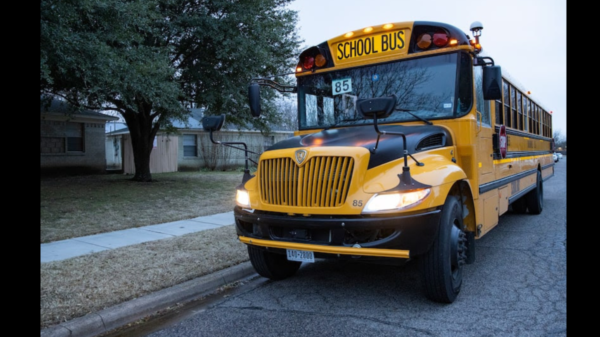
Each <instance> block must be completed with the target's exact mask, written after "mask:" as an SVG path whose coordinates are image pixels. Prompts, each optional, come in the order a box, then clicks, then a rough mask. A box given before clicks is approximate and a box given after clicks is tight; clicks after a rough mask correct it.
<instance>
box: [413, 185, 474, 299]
mask: <svg viewBox="0 0 600 337" xmlns="http://www.w3.org/2000/svg"><path fill="white" fill-rule="evenodd" d="M466 247H467V236H466V233H465V232H464V225H463V218H462V205H461V203H460V202H459V201H458V199H457V198H456V197H454V196H449V197H448V199H447V200H446V203H445V204H444V207H443V209H442V214H441V217H440V224H439V230H438V235H437V238H436V239H435V241H434V242H433V245H432V247H431V248H430V249H429V251H428V252H427V253H425V255H423V256H421V258H420V259H419V260H420V264H421V265H420V267H421V277H422V281H423V290H424V292H425V296H426V297H427V298H428V299H430V300H432V301H435V302H440V303H452V302H454V300H455V299H456V296H458V294H459V292H460V288H461V286H462V280H463V274H462V269H463V265H464V264H465V262H466V259H467V254H466Z"/></svg>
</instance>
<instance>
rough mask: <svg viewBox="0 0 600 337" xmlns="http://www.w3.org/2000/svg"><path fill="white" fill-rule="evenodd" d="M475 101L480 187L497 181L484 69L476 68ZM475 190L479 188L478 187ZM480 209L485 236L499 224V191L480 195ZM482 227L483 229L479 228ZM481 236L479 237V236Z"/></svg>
mask: <svg viewBox="0 0 600 337" xmlns="http://www.w3.org/2000/svg"><path fill="white" fill-rule="evenodd" d="M473 72H474V75H475V99H476V109H477V112H476V117H477V122H476V125H477V128H476V137H475V138H476V141H477V156H476V157H477V168H478V180H479V185H481V184H485V183H489V182H491V181H493V180H494V179H495V175H494V156H493V152H494V146H493V127H492V113H491V105H492V104H491V103H490V102H491V101H486V100H484V99H483V91H482V87H483V85H482V83H483V81H482V74H483V71H482V67H474V68H473ZM475 188H477V189H478V188H479V187H478V186H476V187H475ZM478 199H479V200H478V202H477V204H478V207H477V208H478V209H479V210H480V212H476V214H478V216H477V226H478V228H479V229H480V230H478V234H480V235H483V234H484V233H485V232H487V231H489V230H490V229H492V228H493V227H494V226H496V225H497V224H498V217H499V214H498V206H499V201H500V200H499V199H500V195H499V193H498V191H497V190H492V191H488V192H484V193H483V194H481V195H479V198H478ZM479 225H481V227H479ZM478 236H479V235H478Z"/></svg>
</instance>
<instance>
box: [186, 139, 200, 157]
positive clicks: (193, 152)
mask: <svg viewBox="0 0 600 337" xmlns="http://www.w3.org/2000/svg"><path fill="white" fill-rule="evenodd" d="M197 148H198V145H197V143H196V135H183V156H184V157H197V156H198V151H197Z"/></svg>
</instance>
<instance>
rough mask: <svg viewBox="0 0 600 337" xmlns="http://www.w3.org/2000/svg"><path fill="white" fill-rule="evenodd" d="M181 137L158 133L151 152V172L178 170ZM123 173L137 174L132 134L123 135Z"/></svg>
mask: <svg viewBox="0 0 600 337" xmlns="http://www.w3.org/2000/svg"><path fill="white" fill-rule="evenodd" d="M178 143H179V137H177V136H174V135H170V136H167V135H157V136H156V141H155V147H154V148H153V149H152V152H151V153H150V173H164V172H176V171H177V169H178V165H177V152H178ZM122 145H123V173H124V174H135V163H134V161H133V147H132V145H131V136H130V135H129V134H124V135H123V142H122Z"/></svg>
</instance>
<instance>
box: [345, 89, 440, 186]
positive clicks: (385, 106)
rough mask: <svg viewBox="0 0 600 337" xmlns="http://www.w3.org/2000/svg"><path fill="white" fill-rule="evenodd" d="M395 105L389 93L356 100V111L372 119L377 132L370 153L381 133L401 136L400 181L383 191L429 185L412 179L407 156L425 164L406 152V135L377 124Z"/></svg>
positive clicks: (374, 149) (393, 98)
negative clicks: (402, 161)
mask: <svg viewBox="0 0 600 337" xmlns="http://www.w3.org/2000/svg"><path fill="white" fill-rule="evenodd" d="M395 107H396V96H395V95H391V96H387V97H378V98H364V99H358V100H356V108H357V110H358V112H359V113H360V114H361V115H363V117H365V118H369V119H373V126H374V127H375V132H377V141H376V142H375V147H374V148H372V149H371V150H370V151H371V153H375V152H376V151H377V146H378V145H379V139H380V138H381V136H382V135H395V136H400V137H402V145H403V147H404V149H403V156H404V166H403V167H402V173H400V174H398V178H399V179H400V182H399V183H398V185H397V186H395V187H393V188H391V189H389V190H386V191H384V192H399V191H406V190H415V189H419V188H427V187H431V186H429V185H425V184H422V183H420V182H418V181H416V180H414V179H413V178H412V177H411V175H410V167H409V166H408V156H410V157H411V158H412V159H413V160H414V161H415V162H416V163H417V166H424V165H425V164H423V163H421V162H419V161H418V160H417V159H416V158H415V157H413V155H412V154H410V153H408V150H407V149H406V135H405V134H404V133H402V132H390V131H381V130H379V127H378V126H377V118H386V117H389V116H390V115H391V114H392V112H394V110H395Z"/></svg>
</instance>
